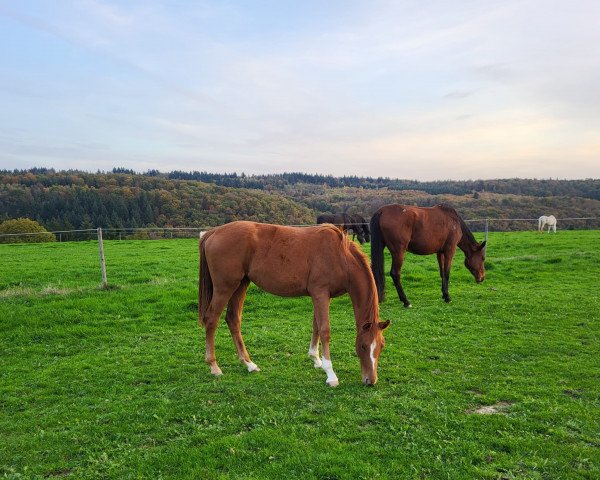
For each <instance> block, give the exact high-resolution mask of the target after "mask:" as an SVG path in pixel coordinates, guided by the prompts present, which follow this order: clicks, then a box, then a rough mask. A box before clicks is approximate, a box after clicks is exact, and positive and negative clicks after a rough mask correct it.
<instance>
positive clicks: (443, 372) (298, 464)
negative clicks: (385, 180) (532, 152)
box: [0, 231, 600, 479]
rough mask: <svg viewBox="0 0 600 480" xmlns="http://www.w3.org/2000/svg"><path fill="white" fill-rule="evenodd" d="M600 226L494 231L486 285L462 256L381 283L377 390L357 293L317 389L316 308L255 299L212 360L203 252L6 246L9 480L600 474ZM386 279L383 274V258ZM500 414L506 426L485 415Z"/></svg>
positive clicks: (1, 372)
mask: <svg viewBox="0 0 600 480" xmlns="http://www.w3.org/2000/svg"><path fill="white" fill-rule="evenodd" d="M599 246H600V231H560V232H559V233H558V234H556V235H539V234H537V233H533V232H522V233H491V234H490V245H489V250H488V262H487V263H488V270H487V278H486V281H485V282H484V283H483V284H481V285H477V284H475V282H474V281H473V279H472V277H471V276H470V274H469V273H468V271H467V270H466V269H465V268H464V266H463V265H462V262H463V254H462V253H461V252H458V254H457V257H456V260H455V264H454V268H453V272H452V276H451V281H450V294H451V295H452V298H453V302H452V303H451V304H449V305H447V304H445V303H444V302H443V301H442V300H441V292H440V281H439V274H438V271H437V262H436V259H435V256H429V257H416V256H413V255H409V256H408V258H407V262H406V264H405V270H404V272H403V273H404V275H403V281H404V286H405V290H406V293H407V295H408V297H409V299H410V300H411V302H412V303H413V308H412V309H404V308H402V306H401V304H400V302H399V301H398V300H397V297H396V295H395V292H394V291H393V288H391V280H389V278H388V289H387V293H388V296H387V300H386V302H385V303H384V304H382V306H381V317H382V319H391V320H392V322H393V324H392V325H391V326H390V328H388V329H387V330H386V332H385V334H386V344H387V345H386V348H385V349H384V351H383V353H382V355H381V359H380V364H379V383H378V384H377V386H375V387H374V388H367V387H364V386H363V385H362V384H361V378H360V367H359V362H358V359H357V358H356V356H355V354H354V320H353V316H352V310H351V306H350V302H349V299H348V297H347V296H344V297H342V298H340V299H336V300H334V301H333V302H332V307H331V317H332V341H331V345H332V360H333V364H334V367H335V369H336V373H337V375H338V377H339V379H340V382H341V384H340V386H339V387H338V388H336V389H333V388H330V387H328V386H327V385H326V384H325V373H324V372H323V371H321V370H316V369H314V368H313V366H312V361H311V360H310V359H309V358H308V356H307V350H308V344H309V341H310V329H311V321H312V312H311V303H310V299H308V298H298V299H284V298H278V297H274V296H272V295H269V294H266V293H264V292H261V291H259V290H258V289H257V288H255V287H252V288H251V289H250V291H249V294H248V298H247V300H246V307H245V310H244V324H243V333H244V339H245V341H246V346H247V347H248V350H249V352H250V354H251V355H252V359H253V360H254V361H255V362H256V363H257V364H258V365H259V366H260V367H261V369H262V371H261V372H260V373H252V374H249V373H248V372H247V371H246V369H245V367H244V366H242V365H241V364H239V363H238V360H237V356H236V354H235V349H234V346H233V343H232V341H231V337H230V335H229V331H228V329H227V326H226V325H225V323H224V322H223V321H222V322H221V324H220V327H219V329H218V331H217V358H218V360H219V364H220V366H221V368H222V369H223V372H224V375H223V376H222V377H220V378H214V377H212V376H211V375H210V374H209V369H208V366H207V365H206V364H205V363H204V361H203V349H204V333H203V331H202V330H201V329H200V328H199V327H198V324H197V317H196V315H197V314H196V308H197V286H198V278H197V271H198V248H197V241H195V240H162V241H123V242H119V241H111V242H106V243H105V251H106V258H107V270H108V279H109V283H110V284H111V285H112V286H113V287H114V288H111V289H108V290H100V289H99V288H98V285H99V283H100V269H99V261H98V247H97V244H96V243H94V242H83V243H57V244H38V245H0V328H1V340H0V478H48V477H50V478H52V477H68V478H77V479H79V478H151V479H158V478H190V479H191V478H194V479H211V478H235V479H240V478H241V479H245V478H278V479H280V478H314V479H343V478H432V479H438V478H447V479H461V478H465V479H470V478H488V479H512V478H519V479H521V478H532V479H538V478H539V479H542V478H543V479H563V478H589V479H592V478H600V453H599V447H600V427H599V419H600V408H599V407H600V398H599V397H600V342H599V340H600V313H599V312H600V296H599V291H598V288H599V286H600V280H599V279H600V251H599ZM386 261H387V263H386V270H387V269H389V266H390V261H389V257H388V258H387V260H386ZM494 405H495V406H496V407H495V408H496V410H497V412H498V413H496V414H490V415H482V414H478V413H474V411H475V410H476V409H478V408H480V407H483V406H494Z"/></svg>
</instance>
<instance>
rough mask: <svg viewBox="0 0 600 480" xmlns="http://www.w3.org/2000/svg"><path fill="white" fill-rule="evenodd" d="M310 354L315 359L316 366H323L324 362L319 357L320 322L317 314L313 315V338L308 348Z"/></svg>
mask: <svg viewBox="0 0 600 480" xmlns="http://www.w3.org/2000/svg"><path fill="white" fill-rule="evenodd" d="M308 356H309V357H310V358H312V359H313V361H314V365H315V368H321V367H322V366H323V364H322V363H321V359H320V358H319V323H318V322H317V317H316V315H313V325H312V338H311V340H310V347H309V349H308Z"/></svg>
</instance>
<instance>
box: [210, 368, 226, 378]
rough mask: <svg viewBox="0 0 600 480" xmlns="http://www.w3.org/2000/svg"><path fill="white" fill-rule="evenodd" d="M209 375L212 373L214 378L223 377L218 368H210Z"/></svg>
mask: <svg viewBox="0 0 600 480" xmlns="http://www.w3.org/2000/svg"><path fill="white" fill-rule="evenodd" d="M210 373H212V374H213V375H214V376H215V377H220V376H221V375H223V372H222V371H221V369H220V368H219V367H210Z"/></svg>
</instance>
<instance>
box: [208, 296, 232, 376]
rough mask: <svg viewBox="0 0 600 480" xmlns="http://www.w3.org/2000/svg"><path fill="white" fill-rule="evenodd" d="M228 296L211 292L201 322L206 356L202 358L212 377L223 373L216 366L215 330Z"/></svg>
mask: <svg viewBox="0 0 600 480" xmlns="http://www.w3.org/2000/svg"><path fill="white" fill-rule="evenodd" d="M230 296H231V294H230V293H226V294H225V293H223V292H218V291H215V292H213V296H212V299H211V301H210V305H209V307H208V310H207V311H206V315H205V316H204V320H203V323H204V328H205V329H206V354H205V357H204V358H205V360H206V363H208V365H209V366H210V373H212V374H213V375H221V374H222V373H223V372H222V371H221V369H220V368H219V365H217V358H216V356H215V330H216V329H217V325H218V323H219V317H220V316H221V313H222V312H223V309H224V308H225V304H226V303H227V301H228V300H229V297H230Z"/></svg>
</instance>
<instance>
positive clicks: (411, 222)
mask: <svg viewBox="0 0 600 480" xmlns="http://www.w3.org/2000/svg"><path fill="white" fill-rule="evenodd" d="M457 246H458V248H460V249H461V250H462V251H463V252H464V254H465V266H466V267H467V268H468V269H469V271H470V272H471V273H472V274H473V276H474V277H475V280H476V281H477V283H480V282H483V279H484V278H485V270H484V260H485V248H484V247H485V242H483V243H477V242H476V241H475V238H474V237H473V234H472V233H471V231H470V230H469V228H468V227H467V225H466V224H465V222H464V221H463V219H462V218H460V216H459V215H458V213H456V210H454V209H453V208H452V207H449V206H447V205H436V206H435V207H429V208H426V207H411V206H407V205H397V204H394V205H385V206H383V207H381V208H380V209H379V210H377V212H375V215H373V217H372V218H371V268H372V270H373V276H374V277H375V284H376V285H377V293H378V295H379V301H380V302H383V300H384V290H385V278H384V273H383V267H384V265H383V249H384V247H387V248H388V250H389V251H390V253H391V254H392V270H391V271H390V276H391V277H392V280H393V281H394V286H395V287H396V291H397V292H398V296H399V297H400V300H401V301H402V303H404V306H405V307H410V302H409V301H408V299H407V298H406V295H405V294H404V290H403V289H402V283H400V272H401V270H402V264H403V263H404V252H405V251H406V250H408V251H409V252H411V253H416V254H417V255H431V254H433V253H436V254H437V259H438V264H439V267H440V276H441V277H442V298H443V299H444V300H445V301H446V302H450V295H449V294H448V283H449V281H450V267H451V266H452V259H453V258H454V253H455V252H456V247H457Z"/></svg>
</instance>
